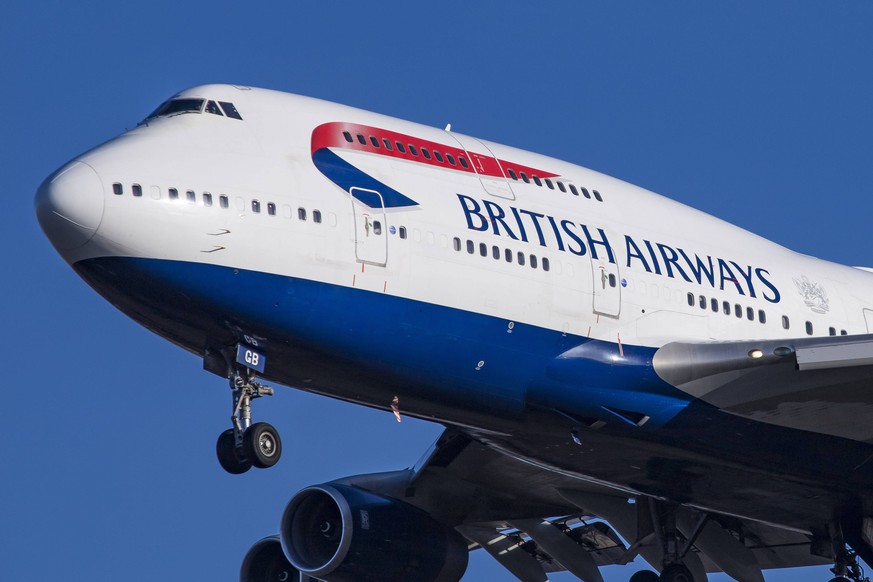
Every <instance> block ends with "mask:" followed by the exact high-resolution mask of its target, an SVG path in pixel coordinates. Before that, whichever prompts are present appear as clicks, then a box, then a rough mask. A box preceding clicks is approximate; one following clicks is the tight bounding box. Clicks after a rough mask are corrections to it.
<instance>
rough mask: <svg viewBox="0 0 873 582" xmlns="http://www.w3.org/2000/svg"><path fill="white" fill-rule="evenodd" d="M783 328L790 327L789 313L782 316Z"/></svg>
mask: <svg viewBox="0 0 873 582" xmlns="http://www.w3.org/2000/svg"><path fill="white" fill-rule="evenodd" d="M782 328H783V329H788V328H789V322H788V316H787V315H783V316H782Z"/></svg>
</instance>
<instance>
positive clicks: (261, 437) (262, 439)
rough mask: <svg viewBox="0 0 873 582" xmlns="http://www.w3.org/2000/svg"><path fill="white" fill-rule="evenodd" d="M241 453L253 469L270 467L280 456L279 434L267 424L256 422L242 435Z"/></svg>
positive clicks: (280, 442)
mask: <svg viewBox="0 0 873 582" xmlns="http://www.w3.org/2000/svg"><path fill="white" fill-rule="evenodd" d="M231 432H233V431H231ZM243 451H244V452H245V456H246V458H248V459H251V462H252V465H254V466H255V467H258V468H259V469H267V468H269V467H272V466H273V465H275V464H276V463H278V462H279V457H281V456H282V441H281V439H279V432H278V431H277V430H276V429H275V428H273V425H271V424H269V423H266V422H256V423H255V424H253V425H252V426H250V427H249V428H248V429H246V432H245V433H244V434H243Z"/></svg>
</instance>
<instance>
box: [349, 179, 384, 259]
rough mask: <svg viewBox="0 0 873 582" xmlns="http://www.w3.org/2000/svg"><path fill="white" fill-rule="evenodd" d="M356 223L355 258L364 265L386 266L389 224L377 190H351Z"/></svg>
mask: <svg viewBox="0 0 873 582" xmlns="http://www.w3.org/2000/svg"><path fill="white" fill-rule="evenodd" d="M349 193H350V194H351V195H352V196H351V201H352V215H353V216H354V221H355V257H357V259H358V261H360V262H362V263H370V264H373V265H382V266H385V263H386V262H387V260H388V224H387V222H386V220H385V201H384V200H383V199H382V195H381V194H379V193H378V192H376V191H375V190H368V189H366V188H351V189H350V190H349Z"/></svg>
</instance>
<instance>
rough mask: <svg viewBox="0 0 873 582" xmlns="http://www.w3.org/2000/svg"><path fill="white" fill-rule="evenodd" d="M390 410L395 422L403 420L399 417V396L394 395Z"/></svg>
mask: <svg viewBox="0 0 873 582" xmlns="http://www.w3.org/2000/svg"><path fill="white" fill-rule="evenodd" d="M391 411H392V412H393V413H394V418H396V419H397V422H403V420H402V419H401V418H400V397H399V396H395V397H394V400H392V401H391Z"/></svg>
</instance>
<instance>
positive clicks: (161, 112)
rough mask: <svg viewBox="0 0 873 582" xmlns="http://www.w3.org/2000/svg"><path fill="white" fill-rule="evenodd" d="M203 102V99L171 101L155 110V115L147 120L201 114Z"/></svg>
mask: <svg viewBox="0 0 873 582" xmlns="http://www.w3.org/2000/svg"><path fill="white" fill-rule="evenodd" d="M203 101H204V100H203V99H170V100H169V101H165V102H164V103H163V104H162V105H161V106H160V107H158V108H157V109H155V111H154V113H152V114H151V115H149V116H148V117H147V118H146V119H152V118H153V117H161V116H165V115H177V114H181V113H200V111H201V110H202V109H203Z"/></svg>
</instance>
